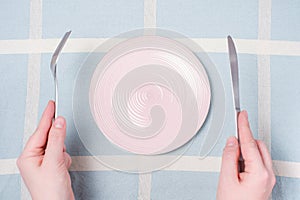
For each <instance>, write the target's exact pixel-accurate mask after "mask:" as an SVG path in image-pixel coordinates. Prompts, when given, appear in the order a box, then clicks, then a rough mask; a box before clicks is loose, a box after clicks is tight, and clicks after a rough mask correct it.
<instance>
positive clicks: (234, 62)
mask: <svg viewBox="0 0 300 200" xmlns="http://www.w3.org/2000/svg"><path fill="white" fill-rule="evenodd" d="M227 41H228V51H229V60H230V71H231V79H232V88H233V96H234V107H235V112H236V119H237V118H238V114H239V112H240V111H241V106H240V91H239V68H238V59H237V53H236V49H235V45H234V42H233V40H232V38H231V36H230V35H229V36H227ZM236 123H237V122H236ZM236 137H237V139H238V142H239V143H240V139H239V138H240V137H239V133H238V128H237V127H236ZM239 148H241V147H239ZM244 169H245V165H244V159H243V155H242V151H241V149H240V157H239V172H243V171H244Z"/></svg>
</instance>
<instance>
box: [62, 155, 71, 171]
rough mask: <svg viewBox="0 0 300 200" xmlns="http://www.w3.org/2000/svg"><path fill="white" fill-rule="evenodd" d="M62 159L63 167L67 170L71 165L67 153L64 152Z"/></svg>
mask: <svg viewBox="0 0 300 200" xmlns="http://www.w3.org/2000/svg"><path fill="white" fill-rule="evenodd" d="M64 159H65V166H66V167H67V169H69V168H70V166H71V164H72V159H71V156H70V155H69V154H68V153H66V152H64Z"/></svg>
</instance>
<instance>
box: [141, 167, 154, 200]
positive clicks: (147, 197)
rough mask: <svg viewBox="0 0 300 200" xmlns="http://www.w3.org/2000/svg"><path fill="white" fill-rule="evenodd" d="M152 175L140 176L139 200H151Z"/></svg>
mask: <svg viewBox="0 0 300 200" xmlns="http://www.w3.org/2000/svg"><path fill="white" fill-rule="evenodd" d="M151 179H152V174H151V173H144V174H139V191H138V200H151Z"/></svg>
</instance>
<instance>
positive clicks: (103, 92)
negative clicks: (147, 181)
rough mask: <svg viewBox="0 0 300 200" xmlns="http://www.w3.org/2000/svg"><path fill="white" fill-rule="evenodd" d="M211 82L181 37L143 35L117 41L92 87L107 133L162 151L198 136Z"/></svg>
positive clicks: (129, 145)
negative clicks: (179, 38)
mask: <svg viewBox="0 0 300 200" xmlns="http://www.w3.org/2000/svg"><path fill="white" fill-rule="evenodd" d="M210 99H211V92H210V84H209V80H208V77H207V74H206V71H205V69H204V67H203V65H202V64H201V62H200V61H199V60H198V58H197V57H196V56H195V55H194V54H193V53H192V52H191V51H190V50H189V49H188V48H186V47H185V46H183V45H182V44H181V43H179V42H176V41H175V40H171V39H168V38H165V37H161V36H141V37H137V38H133V39H128V40H126V41H124V42H121V43H119V44H118V45H116V46H115V47H113V48H112V49H111V50H110V51H109V52H108V53H107V54H105V56H104V57H103V58H102V60H101V61H100V62H99V64H98V65H97V67H96V69H95V71H94V74H93V76H92V79H91V84H90V88H89V104H90V109H91V113H92V115H93V118H94V121H95V123H96V124H97V126H98V128H99V129H100V130H101V132H102V133H103V134H104V136H105V137H106V138H107V139H108V140H109V141H110V142H112V143H113V144H115V145H117V146H119V147H120V148H122V149H124V150H126V151H129V152H132V153H136V154H145V155H150V154H151V155H152V154H162V153H167V152H170V151H173V150H175V149H177V148H178V147H181V146H182V145H184V144H185V143H187V142H188V141H189V140H190V139H192V138H193V136H195V134H196V133H197V131H198V130H199V129H200V128H201V126H202V124H203V123H204V121H205V118H206V116H207V113H208V111H209V107H210Z"/></svg>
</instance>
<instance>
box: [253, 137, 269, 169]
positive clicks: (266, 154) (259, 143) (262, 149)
mask: <svg viewBox="0 0 300 200" xmlns="http://www.w3.org/2000/svg"><path fill="white" fill-rule="evenodd" d="M256 143H257V146H258V149H259V151H260V154H261V157H262V160H263V163H264V165H265V167H266V168H267V170H268V171H269V172H271V173H273V164H272V158H271V155H270V153H269V150H268V148H267V147H266V145H265V144H264V143H263V142H262V141H261V140H257V141H256Z"/></svg>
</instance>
